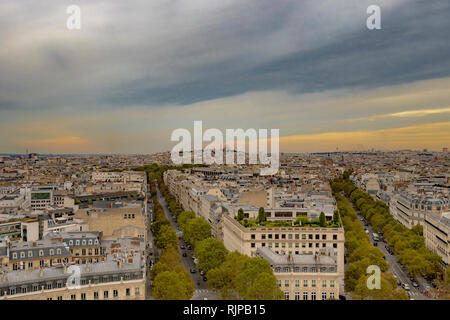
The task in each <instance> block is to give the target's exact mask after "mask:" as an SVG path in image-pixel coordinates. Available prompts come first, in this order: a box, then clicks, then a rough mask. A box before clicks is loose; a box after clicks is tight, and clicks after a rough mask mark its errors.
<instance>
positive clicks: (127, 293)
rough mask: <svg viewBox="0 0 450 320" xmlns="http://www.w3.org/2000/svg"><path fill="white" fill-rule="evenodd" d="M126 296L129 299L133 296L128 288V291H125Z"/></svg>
mask: <svg viewBox="0 0 450 320" xmlns="http://www.w3.org/2000/svg"><path fill="white" fill-rule="evenodd" d="M125 294H126V296H127V297H129V296H130V294H131V290H130V288H127V289H126V290H125Z"/></svg>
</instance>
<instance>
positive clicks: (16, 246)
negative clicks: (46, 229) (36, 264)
mask: <svg viewBox="0 0 450 320" xmlns="http://www.w3.org/2000/svg"><path fill="white" fill-rule="evenodd" d="M34 243H36V246H33V244H34ZM52 249H53V254H50V250H52ZM57 249H60V250H61V253H59V254H58V250H57ZM41 250H42V251H43V255H39V252H40V251H41ZM30 251H31V252H32V257H33V258H46V257H64V256H70V255H71V254H70V251H69V248H68V247H66V246H65V245H64V243H61V242H58V241H52V240H40V241H35V242H17V243H12V244H11V248H10V250H9V259H10V260H11V261H16V260H21V259H24V258H21V253H22V252H23V253H25V258H27V259H28V258H30V257H29V256H28V253H29V252H30ZM14 253H17V257H16V258H14V255H13V254H14Z"/></svg>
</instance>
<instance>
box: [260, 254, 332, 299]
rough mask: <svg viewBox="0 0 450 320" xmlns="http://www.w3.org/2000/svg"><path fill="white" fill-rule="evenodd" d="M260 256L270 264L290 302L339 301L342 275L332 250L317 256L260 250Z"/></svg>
mask: <svg viewBox="0 0 450 320" xmlns="http://www.w3.org/2000/svg"><path fill="white" fill-rule="evenodd" d="M256 255H257V256H259V257H262V258H264V259H266V260H267V261H268V262H269V263H270V266H271V267H272V270H273V273H274V275H275V277H276V278H277V282H278V286H279V287H280V289H281V290H282V291H283V292H284V297H285V299H286V300H329V299H338V298H339V274H338V271H337V262H336V257H335V256H334V255H333V251H332V250H329V249H325V250H324V249H320V250H319V251H318V252H316V253H315V254H314V255H307V254H288V255H281V254H277V253H276V252H274V251H273V250H272V249H270V248H268V247H259V248H258V249H257V250H256Z"/></svg>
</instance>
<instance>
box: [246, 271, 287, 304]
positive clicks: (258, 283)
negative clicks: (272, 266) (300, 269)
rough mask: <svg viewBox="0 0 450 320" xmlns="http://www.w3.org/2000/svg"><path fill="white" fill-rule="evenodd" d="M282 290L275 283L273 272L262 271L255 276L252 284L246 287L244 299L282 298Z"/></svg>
mask: <svg viewBox="0 0 450 320" xmlns="http://www.w3.org/2000/svg"><path fill="white" fill-rule="evenodd" d="M283 298H284V294H283V292H282V291H281V290H280V288H279V287H278V284H277V279H276V278H275V276H274V275H273V273H267V272H263V273H260V274H258V275H257V276H256V278H255V280H254V282H253V283H252V285H251V286H250V287H249V288H248V289H247V292H246V297H245V299H246V300H282V299H283Z"/></svg>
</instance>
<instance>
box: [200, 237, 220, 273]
mask: <svg viewBox="0 0 450 320" xmlns="http://www.w3.org/2000/svg"><path fill="white" fill-rule="evenodd" d="M194 251H195V256H196V257H197V259H198V267H199V268H201V269H202V270H203V271H204V272H205V273H208V271H209V270H211V269H214V268H218V267H219V266H220V265H221V264H222V263H223V262H224V261H225V258H226V256H227V253H228V251H227V249H226V248H225V246H224V245H223V243H222V242H221V241H219V240H216V239H213V238H207V239H205V240H202V241H199V242H197V244H196V246H195V250H194Z"/></svg>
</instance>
